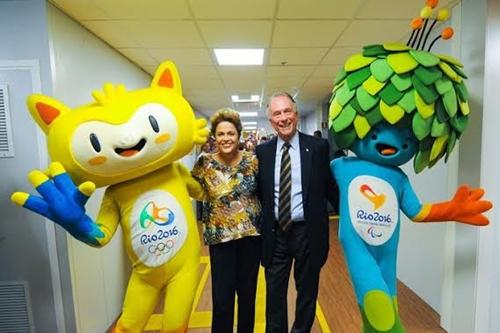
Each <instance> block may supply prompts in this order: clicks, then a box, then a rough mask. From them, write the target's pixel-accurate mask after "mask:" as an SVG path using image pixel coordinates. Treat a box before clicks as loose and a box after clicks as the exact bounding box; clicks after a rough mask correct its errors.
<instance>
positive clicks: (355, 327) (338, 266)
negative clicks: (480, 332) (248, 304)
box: [145, 221, 446, 333]
mask: <svg viewBox="0 0 500 333" xmlns="http://www.w3.org/2000/svg"><path fill="white" fill-rule="evenodd" d="M337 228H338V225H337V222H336V221H332V222H331V227H330V253H329V257H328V260H327V262H326V264H325V266H324V267H323V270H322V271H321V279H320V290H319V297H318V306H317V308H318V309H317V312H316V319H315V322H314V326H313V329H312V332H313V333H320V332H322V333H336V332H340V333H351V332H352V333H359V332H361V318H360V315H359V312H358V306H357V303H356V300H355V297H354V293H353V290H352V286H351V283H350V280H349V276H348V273H347V269H346V266H345V263H344V258H343V255H342V250H341V248H340V245H339V243H338V241H337V237H336V235H337ZM207 256H208V251H207V248H206V247H203V250H202V263H201V264H200V281H201V282H200V286H199V290H198V297H197V299H196V300H195V306H194V309H193V314H192V316H191V321H190V328H189V330H188V332H192V333H207V332H210V328H209V327H210V320H211V319H210V318H211V311H210V310H211V300H210V289H211V284H210V276H209V274H210V267H209V265H208V257H207ZM264 283H265V281H264V277H263V272H262V271H261V274H260V275H259V287H258V291H257V299H256V304H257V308H256V325H255V332H256V333H260V332H264V328H265V317H264V311H265V310H264V306H265V302H264V300H265V285H264ZM293 283H294V282H293V280H291V281H290V288H289V295H288V299H289V321H290V322H291V321H292V320H293V313H294V299H295V288H294V284H293ZM398 288H399V289H398V291H399V295H398V301H399V310H400V314H401V318H402V321H403V323H404V325H405V327H406V328H407V332H408V333H424V332H425V333H440V332H444V333H446V331H445V330H443V329H442V328H440V326H439V315H438V314H437V313H436V312H435V311H434V310H433V309H432V308H430V307H429V306H428V305H427V304H426V303H425V302H424V301H423V300H422V299H420V298H419V297H418V296H417V295H415V294H414V293H413V292H412V291H411V290H410V289H409V288H407V287H406V286H405V285H404V284H402V283H401V282H399V285H398ZM161 311H162V305H161V304H159V305H158V307H157V309H156V311H155V312H156V313H157V314H155V315H153V316H152V318H151V320H150V321H149V323H148V326H147V327H146V331H145V332H147V333H156V332H159V331H158V329H159V328H160V322H161ZM290 327H291V325H290Z"/></svg>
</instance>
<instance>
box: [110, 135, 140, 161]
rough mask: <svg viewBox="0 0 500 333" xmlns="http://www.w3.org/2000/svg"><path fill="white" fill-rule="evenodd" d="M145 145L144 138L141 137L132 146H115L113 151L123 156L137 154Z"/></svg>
mask: <svg viewBox="0 0 500 333" xmlns="http://www.w3.org/2000/svg"><path fill="white" fill-rule="evenodd" d="M145 145H146V139H141V140H140V141H139V143H137V144H136V145H135V146H133V147H129V148H116V149H115V153H117V154H118V155H120V156H123V157H130V156H134V155H135V154H137V153H138V152H140V151H141V149H142V148H144V146H145Z"/></svg>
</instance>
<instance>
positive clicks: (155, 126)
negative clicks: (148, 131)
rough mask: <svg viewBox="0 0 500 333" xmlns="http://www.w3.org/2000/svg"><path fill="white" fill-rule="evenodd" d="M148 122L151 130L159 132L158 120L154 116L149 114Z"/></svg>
mask: <svg viewBox="0 0 500 333" xmlns="http://www.w3.org/2000/svg"><path fill="white" fill-rule="evenodd" d="M149 123H150V124H151V127H152V128H153V131H155V132H156V133H158V132H160V126H158V122H157V121H156V118H155V117H153V116H149Z"/></svg>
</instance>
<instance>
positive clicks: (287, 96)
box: [266, 91, 298, 116]
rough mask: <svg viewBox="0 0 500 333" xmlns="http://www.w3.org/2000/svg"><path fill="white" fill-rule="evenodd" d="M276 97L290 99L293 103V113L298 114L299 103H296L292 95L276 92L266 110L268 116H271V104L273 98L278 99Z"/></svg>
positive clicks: (270, 98)
mask: <svg viewBox="0 0 500 333" xmlns="http://www.w3.org/2000/svg"><path fill="white" fill-rule="evenodd" d="M276 97H286V98H288V99H289V100H290V101H291V102H292V108H293V111H294V112H298V111H297V103H296V102H295V99H294V98H293V96H292V95H290V94H289V93H287V92H286V91H278V92H275V93H274V94H272V95H271V97H269V103H268V104H267V110H266V111H267V115H268V116H270V114H269V104H270V102H271V101H272V100H273V98H276Z"/></svg>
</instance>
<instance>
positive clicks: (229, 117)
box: [210, 108, 243, 137]
mask: <svg viewBox="0 0 500 333" xmlns="http://www.w3.org/2000/svg"><path fill="white" fill-rule="evenodd" d="M223 121H227V122H230V123H231V124H233V125H234V127H236V131H238V137H240V136H241V131H242V130H243V126H242V125H241V119H240V114H239V113H238V111H236V110H233V109H231V108H222V109H219V110H217V111H216V112H215V114H214V115H213V116H212V117H211V118H210V123H211V129H210V133H211V134H212V135H213V136H215V130H216V129H217V125H219V124H220V123H221V122H223Z"/></svg>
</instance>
